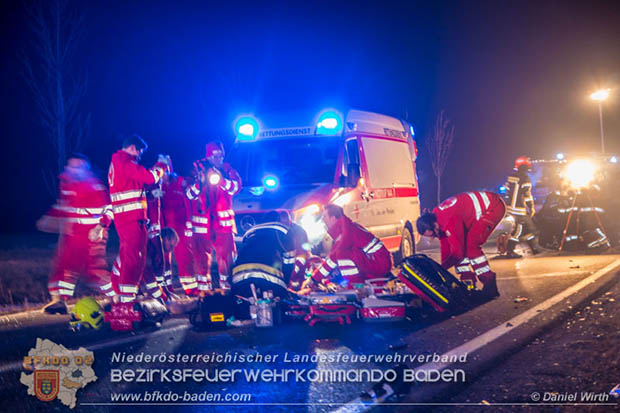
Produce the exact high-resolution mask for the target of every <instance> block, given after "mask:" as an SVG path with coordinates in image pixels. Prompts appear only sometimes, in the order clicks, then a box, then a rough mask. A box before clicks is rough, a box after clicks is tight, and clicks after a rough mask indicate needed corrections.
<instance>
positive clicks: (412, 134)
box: [409, 125, 415, 138]
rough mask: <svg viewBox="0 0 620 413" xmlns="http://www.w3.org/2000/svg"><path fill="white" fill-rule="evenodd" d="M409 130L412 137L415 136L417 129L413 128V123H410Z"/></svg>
mask: <svg viewBox="0 0 620 413" xmlns="http://www.w3.org/2000/svg"><path fill="white" fill-rule="evenodd" d="M409 131H410V132H411V137H412V138H415V130H413V125H409Z"/></svg>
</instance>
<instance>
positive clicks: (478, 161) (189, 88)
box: [0, 0, 620, 232]
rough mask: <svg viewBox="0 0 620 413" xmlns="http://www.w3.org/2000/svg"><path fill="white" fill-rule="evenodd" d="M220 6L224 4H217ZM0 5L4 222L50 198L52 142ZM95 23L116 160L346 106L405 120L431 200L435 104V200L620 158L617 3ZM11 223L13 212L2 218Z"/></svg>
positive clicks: (98, 83)
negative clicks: (142, 144) (534, 167)
mask: <svg viewBox="0 0 620 413" xmlns="http://www.w3.org/2000/svg"><path fill="white" fill-rule="evenodd" d="M223 3H225V4H223ZM25 4H26V5H28V4H29V2H28V1H19V0H5V1H3V2H2V5H1V6H0V7H1V9H0V10H1V14H0V19H1V21H0V41H1V42H2V47H1V54H0V58H1V60H2V65H1V66H0V70H1V71H2V76H0V82H1V86H0V87H1V90H2V99H1V100H0V105H1V108H0V113H1V116H2V122H1V125H2V142H3V146H2V150H1V153H2V169H1V173H2V177H3V178H4V179H3V185H2V187H3V193H4V197H3V198H4V199H3V201H2V210H1V211H0V212H1V213H2V216H3V219H2V223H1V225H0V230H1V231H3V232H6V231H32V230H34V222H35V221H36V219H37V218H38V217H39V216H40V215H42V214H43V213H44V212H45V210H46V209H47V208H48V207H49V206H50V204H51V203H52V202H53V197H51V196H50V195H49V194H48V193H47V192H46V191H45V187H44V185H43V180H42V173H41V170H42V169H50V168H54V165H55V158H54V156H53V149H52V145H51V143H50V142H49V140H48V139H47V137H46V134H45V131H44V130H43V128H42V127H41V123H40V121H39V115H38V113H37V111H36V108H35V106H34V101H33V98H32V95H31V94H30V92H29V90H28V89H27V87H26V85H25V82H24V80H23V77H22V76H21V71H22V64H21V62H20V59H19V55H20V53H21V52H25V53H26V54H31V53H33V51H32V48H33V36H32V34H31V32H30V31H29V29H28V23H27V18H26V14H25V12H24V7H25V6H24V5H25ZM75 4H78V5H79V6H80V7H83V8H84V10H85V13H86V27H85V32H84V35H83V37H82V39H81V42H80V44H79V49H78V54H77V55H76V56H75V59H74V67H75V68H76V70H77V71H78V72H80V73H86V74H87V76H88V90H87V94H86V97H85V98H84V99H83V101H82V104H81V109H82V110H83V111H84V112H90V113H91V114H92V131H91V135H90V139H89V140H88V142H86V143H85V145H84V146H83V147H82V148H80V150H81V151H82V152H84V153H86V154H87V155H89V156H90V157H91V158H92V161H93V164H94V166H95V168H98V169H99V170H102V171H104V170H107V167H108V163H109V160H110V156H111V154H112V152H113V151H114V150H116V149H117V148H118V147H119V145H120V141H121V136H123V135H124V134H128V133H132V132H135V133H138V134H140V135H142V136H143V137H144V138H145V139H146V140H147V142H148V143H149V145H150V147H149V151H148V153H147V154H146V155H145V156H144V163H145V164H146V166H150V165H151V163H152V162H153V160H154V157H155V156H156V154H157V153H169V154H170V155H171V156H172V158H173V161H174V163H175V167H176V169H177V170H179V171H180V172H181V173H187V172H188V166H189V164H190V163H191V161H192V160H194V159H197V158H199V157H202V156H203V154H204V144H205V143H206V142H207V141H208V140H209V139H211V138H219V139H221V140H223V141H225V142H230V140H231V133H232V122H233V120H234V118H235V115H236V114H237V113H240V112H254V113H256V114H260V113H261V112H277V111H280V110H299V109H312V110H316V111H318V110H319V109H320V108H322V107H340V106H343V105H347V106H349V107H354V108H358V109H363V110H371V111H377V112H382V113H386V114H390V115H394V116H398V117H403V118H404V117H405V116H407V117H408V119H409V121H411V122H412V123H413V124H414V125H415V128H416V133H417V139H418V147H419V148H420V149H421V152H420V165H419V169H418V174H419V176H420V186H421V191H422V201H423V204H424V206H427V207H430V206H432V204H433V200H434V199H435V184H434V177H433V176H432V172H431V169H430V165H429V162H428V158H427V154H426V151H425V147H424V142H423V141H424V138H425V137H426V136H427V134H428V133H429V131H430V128H431V126H432V124H433V121H434V117H435V116H436V114H437V112H438V111H439V110H441V109H445V111H446V114H447V116H448V117H449V118H450V119H452V121H453V122H454V124H455V126H456V135H455V141H456V143H455V147H454V150H453V152H452V155H451V158H450V164H449V166H448V168H447V170H446V172H445V175H444V178H443V182H444V184H445V186H444V191H443V197H444V198H445V197H447V196H448V195H450V194H453V193H456V192H460V191H464V190H469V189H476V188H482V187H491V186H494V185H498V184H500V183H501V182H503V179H504V176H505V175H506V174H507V173H509V171H510V170H511V167H512V163H513V161H514V158H515V157H517V156H520V155H529V156H532V157H533V158H550V157H552V156H554V154H555V153H556V152H559V151H564V152H568V153H571V152H590V151H596V150H599V149H600V135H599V122H598V106H597V105H596V104H595V103H594V102H592V101H590V100H589V99H588V95H589V93H590V92H592V91H594V90H595V89H597V88H599V87H609V88H612V98H611V99H610V101H608V102H606V103H605V106H604V127H605V135H606V145H607V150H608V152H616V153H617V152H620V142H619V135H620V115H619V111H618V108H619V107H620V106H619V104H618V102H619V101H620V97H619V96H618V95H619V94H620V88H619V87H618V86H620V85H619V83H620V2H618V1H609V2H596V1H587V2H586V1H578V2H569V1H514V2H511V1H494V2H483V1H461V2H456V1H443V2H436V1H430V2H402V1H401V2H391V1H377V2H360V1H356V2H350V3H340V2H335V1H330V2H315V1H312V2H301V1H289V2H282V3H279V2H256V1H254V2H248V3H245V2H235V1H231V2H207V1H196V2H189V1H185V2H181V1H175V2H173V1H154V0H150V1H127V0H124V1H112V0H110V1H78V2H76V3H75ZM7 217H8V219H7Z"/></svg>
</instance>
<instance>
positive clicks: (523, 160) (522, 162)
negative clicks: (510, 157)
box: [515, 156, 532, 169]
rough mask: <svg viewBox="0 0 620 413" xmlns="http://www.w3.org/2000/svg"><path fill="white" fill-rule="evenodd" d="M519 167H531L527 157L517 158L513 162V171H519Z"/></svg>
mask: <svg viewBox="0 0 620 413" xmlns="http://www.w3.org/2000/svg"><path fill="white" fill-rule="evenodd" d="M521 165H527V168H528V169H529V168H531V167H532V160H531V159H530V158H528V157H527V156H519V157H518V158H517V160H515V169H519V167H520V166H521Z"/></svg>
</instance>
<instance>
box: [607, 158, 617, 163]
mask: <svg viewBox="0 0 620 413" xmlns="http://www.w3.org/2000/svg"><path fill="white" fill-rule="evenodd" d="M609 162H611V163H618V157H617V156H612V157H611V158H609Z"/></svg>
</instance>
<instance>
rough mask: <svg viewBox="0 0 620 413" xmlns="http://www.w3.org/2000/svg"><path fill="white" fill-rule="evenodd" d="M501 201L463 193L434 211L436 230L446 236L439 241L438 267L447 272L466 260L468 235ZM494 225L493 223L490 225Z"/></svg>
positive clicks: (484, 193)
mask: <svg viewBox="0 0 620 413" xmlns="http://www.w3.org/2000/svg"><path fill="white" fill-rule="evenodd" d="M503 202H504V201H502V199H501V198H500V196H499V195H497V194H495V193H493V192H487V191H475V192H465V193H462V194H458V195H455V196H453V197H452V198H448V199H447V200H445V201H443V202H442V203H441V204H440V205H439V206H437V207H435V208H434V209H433V213H434V214H435V215H436V216H437V223H438V224H439V228H440V229H441V230H442V231H444V232H445V233H446V236H445V237H440V238H439V241H440V243H441V265H442V266H443V267H444V268H450V267H452V266H453V265H456V264H458V263H459V262H461V261H462V260H463V258H465V251H466V239H467V233H468V232H469V231H470V229H471V227H472V226H473V225H474V224H475V223H476V222H478V221H480V220H484V219H486V218H485V214H486V212H487V211H488V210H489V209H491V207H493V206H495V205H496V204H497V203H502V204H503ZM493 225H495V223H493Z"/></svg>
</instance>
